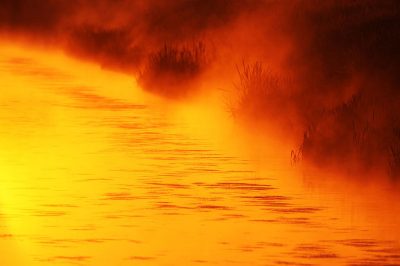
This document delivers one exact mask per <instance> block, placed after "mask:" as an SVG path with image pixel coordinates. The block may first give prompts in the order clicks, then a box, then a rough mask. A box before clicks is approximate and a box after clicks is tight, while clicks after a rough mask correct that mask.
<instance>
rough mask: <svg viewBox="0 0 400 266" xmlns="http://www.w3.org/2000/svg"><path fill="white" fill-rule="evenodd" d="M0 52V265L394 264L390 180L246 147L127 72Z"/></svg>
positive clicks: (399, 252)
mask: <svg viewBox="0 0 400 266" xmlns="http://www.w3.org/2000/svg"><path fill="white" fill-rule="evenodd" d="M3 51H5V52H3V53H2V54H1V61H0V80H1V84H2V88H1V91H2V94H1V96H0V248H1V250H2V251H3V252H2V254H1V256H0V264H1V265H400V246H399V236H400V232H399V222H400V217H399V212H398V211H399V204H398V196H395V195H396V193H397V192H392V191H391V186H390V185H379V186H378V185H375V184H373V185H372V184H369V183H368V182H363V183H362V184H355V183H354V182H348V183H346V181H345V180H343V179H341V178H339V177H335V176H333V175H330V174H328V173H324V172H320V171H317V170H315V171H312V170H310V171H308V172H306V173H304V172H302V171H300V169H299V168H296V167H291V166H290V158H288V157H289V156H288V154H287V153H285V152H281V150H282V149H286V148H287V147H286V148H285V147H284V144H279V143H278V144H277V143H275V144H274V141H273V140H268V141H269V142H270V144H268V145H269V146H266V147H267V148H265V149H260V150H263V151H264V152H244V151H243V150H242V149H243V146H246V145H248V146H258V145H259V144H257V143H252V144H250V143H251V141H250V142H247V141H246V140H243V141H242V140H238V138H241V137H240V135H239V133H238V132H236V130H235V128H234V127H233V126H232V127H231V128H225V129H224V130H225V131H223V129H221V130H220V131H221V132H220V133H219V134H214V133H213V132H211V129H210V128H212V127H211V126H210V128H209V129H207V128H206V129H204V128H203V129H202V130H201V129H199V128H200V127H201V125H202V123H200V122H201V121H200V122H199V121H197V120H196V119H198V117H202V116H207V115H208V113H207V112H206V111H205V109H206V108H203V107H199V109H200V110H201V111H199V112H198V113H197V115H195V114H196V112H197V111H196V110H195V111H193V110H192V111H190V112H189V109H190V106H180V107H177V105H178V104H176V103H166V102H162V103H160V102H158V101H157V100H155V99H153V98H151V97H150V96H146V95H144V94H142V93H141V92H140V91H139V89H138V88H134V83H133V80H132V79H131V78H130V77H127V76H124V75H120V74H114V73H110V72H106V71H102V70H99V69H98V68H96V67H94V66H87V65H85V66H82V65H80V64H79V63H77V62H73V61H69V60H67V59H65V58H64V57H62V56H59V55H54V57H52V56H51V55H50V56H49V57H48V58H47V59H46V60H40V59H39V58H41V57H38V56H36V55H35V54H33V53H25V54H24V53H22V52H21V51H17V52H16V51H14V50H11V51H10V50H6V49H5V50H3ZM42 56H43V55H42ZM44 61H45V62H46V63H44ZM54 62H57V63H54ZM82 68H85V72H82V71H81V69H82ZM93 77H96V79H94V78H93ZM132 87H133V88H134V89H132ZM127 88H130V89H129V90H128V89H127ZM127 91H131V93H129V92H127ZM218 107H219V106H218ZM182 113H185V114H187V113H190V114H191V115H192V116H193V117H191V115H189V118H188V117H187V116H184V115H182ZM213 118H215V116H214V117H213ZM203 119H204V120H205V121H207V120H209V118H207V117H203ZM218 119H219V118H218V116H217V118H216V120H215V122H213V123H216V125H218V124H220V125H221V124H224V123H227V120H226V119H224V118H221V119H220V120H221V121H218ZM198 122H199V123H198ZM204 124H207V123H204ZM214 130H215V131H218V129H215V128H214ZM222 139H223V140H224V142H226V143H228V144H229V145H223V144H220V143H221V140H222ZM268 141H267V142H268ZM263 145H264V144H263ZM279 145H282V147H280V146H279ZM256 150H257V149H256ZM333 180H339V181H337V182H335V181H333ZM372 186H374V189H371V188H370V187H372ZM397 195H398V193H397Z"/></svg>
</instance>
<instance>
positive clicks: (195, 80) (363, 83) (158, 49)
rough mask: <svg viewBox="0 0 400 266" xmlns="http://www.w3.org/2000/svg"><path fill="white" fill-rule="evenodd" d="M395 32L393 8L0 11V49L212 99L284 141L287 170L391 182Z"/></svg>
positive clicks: (397, 166) (4, 5) (151, 4)
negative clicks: (295, 165) (52, 53)
mask: <svg viewBox="0 0 400 266" xmlns="http://www.w3.org/2000/svg"><path fill="white" fill-rule="evenodd" d="M399 32H400V4H399V3H398V2H397V1H384V2H382V1H377V0H368V1H361V0H359V1H340V0H330V1H316V0H312V1H305V0H295V1H274V0H269V1H250V0H248V1H229V0H214V1H208V0H191V1H184V0H175V1H160V0H150V1H139V0H137V1H128V0H119V1H110V0H101V1H96V2H95V3H93V2H91V3H89V2H88V1H82V0H68V1H66V0H59V1H55V0H53V1H52V0H40V1H39V0H26V1H21V0H8V1H6V0H1V1H0V36H1V37H2V39H3V40H9V41H18V42H22V43H25V44H29V45H32V46H40V47H44V48H45V49H62V50H64V51H65V52H66V53H68V54H69V55H71V56H75V57H78V58H81V59H83V60H90V61H93V62H96V63H98V64H100V65H101V66H102V67H104V68H108V69H112V70H117V71H121V72H124V73H129V74H131V75H132V76H134V77H136V78H137V80H138V83H139V85H140V86H141V87H142V88H143V89H144V90H147V91H150V92H151V93H155V94H158V95H161V96H162V97H166V98H172V99H179V100H183V101H185V100H186V99H189V98H195V97H200V95H201V94H202V93H204V92H206V91H210V90H215V89H221V91H224V93H223V97H224V99H225V103H226V106H227V108H228V110H229V112H231V113H232V117H233V118H234V119H235V121H236V122H237V123H239V124H245V125H247V126H248V127H250V128H252V129H255V130H258V131H261V132H262V131H272V132H275V133H276V132H279V133H276V134H275V135H279V136H281V137H282V136H283V137H284V138H288V139H289V138H290V139H293V140H294V143H297V144H294V147H293V153H292V156H293V158H294V160H295V161H298V160H299V158H301V159H304V160H308V161H311V162H313V163H315V164H317V165H321V166H323V167H324V166H326V165H336V166H338V165H339V166H340V167H339V168H342V169H345V171H348V172H349V173H355V172H356V173H364V172H369V171H372V170H373V169H379V171H387V172H389V173H390V175H392V176H395V178H397V177H396V176H398V175H399V173H400V155H399V154H400V133H399V132H400V124H399V116H400V113H399V108H398V106H400V102H399V100H398V99H399V85H400V80H399V75H398V73H399V70H400V52H399V51H400V50H399V49H398V47H400V33H399ZM221 98H222V97H221ZM221 101H222V100H221Z"/></svg>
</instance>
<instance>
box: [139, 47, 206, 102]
mask: <svg viewBox="0 0 400 266" xmlns="http://www.w3.org/2000/svg"><path fill="white" fill-rule="evenodd" d="M209 60H210V59H209V56H208V54H207V51H206V47H205V45H204V44H203V43H202V42H198V43H197V44H193V45H189V44H187V45H185V46H182V47H178V46H171V45H167V44H164V46H163V47H162V48H161V49H160V50H159V51H158V52H156V53H152V54H150V55H149V58H148V64H147V66H146V67H145V69H144V70H143V71H142V72H140V74H139V77H138V82H139V84H140V85H141V86H142V87H143V88H144V89H145V90H148V91H151V92H154V93H157V94H161V95H163V96H166V97H171V98H175V97H180V96H185V95H186V94H188V93H189V92H190V91H189V88H188V86H186V87H185V86H184V85H187V84H188V83H190V82H191V81H192V80H193V79H194V78H196V77H197V76H198V75H200V74H201V73H202V72H203V71H204V70H205V68H206V66H207V65H208V63H209ZM182 85H183V86H182Z"/></svg>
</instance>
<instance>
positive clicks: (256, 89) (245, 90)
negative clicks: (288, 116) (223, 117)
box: [229, 62, 290, 119]
mask: <svg viewBox="0 0 400 266" xmlns="http://www.w3.org/2000/svg"><path fill="white" fill-rule="evenodd" d="M236 68H237V72H238V74H239V82H238V83H234V86H235V91H236V94H237V100H236V102H235V103H230V104H229V109H230V111H231V113H232V116H233V117H234V118H235V119H240V117H241V116H252V117H253V118H263V117H265V116H267V117H268V116H269V115H272V114H273V113H276V112H277V108H278V105H280V104H282V106H281V108H284V106H283V104H285V103H288V101H287V100H286V98H287V96H288V91H289V90H288V85H289V84H290V81H289V80H288V79H284V78H282V77H280V76H279V75H277V74H274V73H273V72H272V70H271V69H269V68H267V69H266V68H264V67H263V64H262V62H256V63H254V64H252V65H249V64H245V63H244V62H243V63H242V68H239V67H238V66H236Z"/></svg>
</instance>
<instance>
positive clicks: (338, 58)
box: [231, 0, 400, 178]
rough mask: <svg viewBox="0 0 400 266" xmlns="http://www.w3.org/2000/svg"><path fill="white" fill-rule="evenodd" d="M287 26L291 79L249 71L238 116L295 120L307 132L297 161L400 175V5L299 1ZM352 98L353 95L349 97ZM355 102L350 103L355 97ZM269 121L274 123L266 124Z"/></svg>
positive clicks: (243, 81)
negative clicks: (386, 170)
mask: <svg viewBox="0 0 400 266" xmlns="http://www.w3.org/2000/svg"><path fill="white" fill-rule="evenodd" d="M292 7H293V9H292V10H290V9H287V10H286V12H287V13H285V14H286V15H287V16H288V21H289V22H288V23H287V25H285V27H284V29H285V30H286V31H287V35H288V36H289V38H290V39H291V40H292V41H293V43H294V45H293V46H294V48H293V52H292V53H291V54H289V56H288V57H287V59H286V67H287V69H288V73H289V74H290V75H291V77H292V78H291V79H290V82H287V83H285V84H283V83H282V81H283V80H285V79H284V78H282V77H278V76H277V75H273V74H271V73H272V71H271V70H263V69H262V64H261V63H256V64H255V65H253V66H244V67H243V70H241V71H239V78H240V82H239V83H238V84H235V87H236V91H237V92H238V97H237V99H238V100H237V103H236V104H234V105H233V107H231V111H232V113H233V114H234V117H238V116H247V117H248V119H249V118H250V119H258V120H260V118H261V120H262V119H270V118H272V119H276V118H277V117H281V118H282V119H285V118H286V119H287V120H288V119H291V120H292V121H295V122H294V123H295V124H296V126H297V127H298V128H301V127H302V128H303V131H300V130H297V131H294V134H297V136H294V137H295V138H301V136H302V141H301V144H300V145H299V148H297V149H294V150H293V151H292V153H291V158H292V162H294V163H297V162H299V161H300V160H307V161H311V162H313V163H315V164H317V165H319V166H321V167H325V166H328V165H336V166H337V165H340V168H341V169H342V170H346V171H349V172H351V173H365V172H368V171H372V170H373V169H380V170H384V169H389V172H390V174H391V175H392V176H394V177H396V178H398V177H399V176H400V127H399V126H398V125H397V122H396V123H395V122H393V120H394V119H393V117H398V116H399V115H400V114H399V107H398V106H400V100H399V96H400V95H399V88H400V78H399V75H398V73H400V49H399V48H398V47H400V2H396V1H385V2H384V3H383V2H381V1H375V0H369V1H322V2H321V1H297V2H295V3H294V4H293V6H292ZM350 95H352V96H350ZM349 97H350V98H349ZM265 123H268V121H266V122H265Z"/></svg>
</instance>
